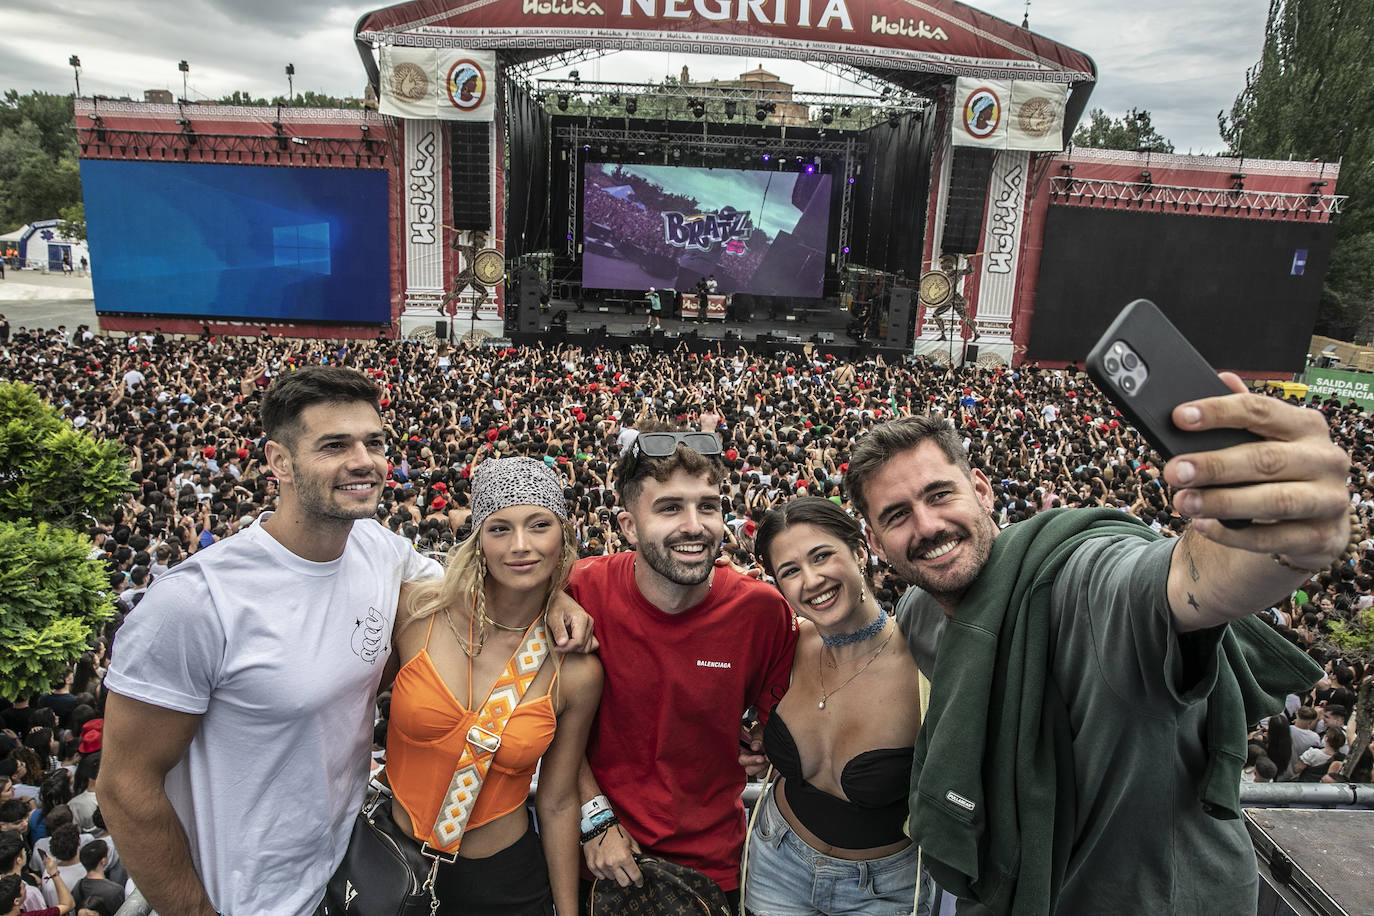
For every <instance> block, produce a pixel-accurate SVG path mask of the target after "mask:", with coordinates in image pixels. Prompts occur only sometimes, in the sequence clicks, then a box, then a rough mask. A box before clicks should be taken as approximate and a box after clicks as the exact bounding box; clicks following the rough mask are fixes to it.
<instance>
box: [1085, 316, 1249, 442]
mask: <svg viewBox="0 0 1374 916" xmlns="http://www.w3.org/2000/svg"><path fill="white" fill-rule="evenodd" d="M1118 340H1122V341H1125V342H1126V343H1128V344H1130V346H1131V349H1133V350H1135V352H1136V354H1137V355H1138V356H1139V357H1140V359H1141V361H1142V362H1143V363H1144V364H1145V368H1146V369H1147V370H1148V372H1149V375H1148V377H1147V378H1146V380H1145V383H1144V384H1142V385H1141V386H1140V389H1139V390H1138V391H1136V392H1134V393H1127V392H1125V391H1123V390H1121V388H1119V387H1118V386H1117V385H1116V384H1114V383H1113V381H1112V379H1111V377H1110V375H1109V374H1108V372H1107V370H1106V367H1105V366H1104V365H1103V360H1104V359H1105V358H1106V355H1107V352H1108V350H1110V348H1111V346H1112V344H1114V343H1116V342H1117V341H1118ZM1087 368H1088V377H1089V378H1091V379H1092V380H1093V382H1094V383H1095V384H1096V385H1097V387H1098V390H1100V391H1101V392H1102V393H1103V394H1105V395H1106V396H1107V398H1108V399H1109V400H1110V401H1111V402H1112V403H1113V404H1114V405H1116V408H1117V410H1120V411H1121V412H1122V414H1124V415H1125V416H1126V418H1127V419H1128V420H1130V421H1131V425H1132V426H1134V427H1135V428H1136V429H1137V430H1139V431H1140V433H1141V435H1143V436H1144V437H1145V439H1146V440H1147V441H1148V442H1149V443H1150V444H1151V445H1153V446H1154V447H1155V450H1156V451H1158V452H1159V453H1160V454H1161V455H1163V456H1164V458H1165V459H1166V460H1167V459H1169V458H1172V457H1174V456H1175V455H1183V454H1187V453H1189V452H1209V451H1214V450H1216V449H1222V448H1230V447H1231V446H1233V445H1241V444H1243V443H1246V442H1258V441H1260V440H1259V437H1258V436H1256V435H1254V434H1253V433H1249V432H1247V431H1245V430H1243V429H1210V430H1205V431H1203V432H1187V431H1184V430H1181V429H1179V428H1178V427H1177V426H1175V425H1174V421H1173V418H1172V416H1171V415H1172V414H1173V411H1174V408H1175V407H1177V406H1178V405H1179V404H1182V403H1183V402H1184V401H1194V400H1197V399H1198V398H1208V397H1215V396H1218V395H1225V394H1230V393H1231V389H1229V388H1227V387H1226V385H1225V383H1224V382H1222V380H1221V379H1219V378H1217V374H1216V372H1215V371H1213V369H1212V367H1211V366H1209V365H1208V364H1207V360H1205V359H1203V358H1202V354H1201V353H1199V352H1198V351H1197V350H1196V349H1195V348H1194V347H1193V345H1192V344H1190V343H1189V342H1188V338H1186V337H1184V336H1183V335H1182V334H1181V333H1180V332H1179V330H1178V328H1176V327H1174V325H1173V322H1171V321H1170V320H1169V319H1168V318H1167V317H1165V315H1164V313H1163V312H1161V311H1160V310H1159V307H1158V306H1157V305H1155V304H1154V303H1153V302H1151V301H1150V300H1148V299H1137V300H1135V301H1134V302H1132V303H1131V304H1130V305H1128V306H1126V307H1125V308H1124V309H1122V310H1121V314H1119V315H1117V316H1116V320H1115V321H1113V322H1112V323H1111V326H1110V327H1108V328H1107V330H1106V331H1105V332H1104V333H1103V335H1102V337H1101V339H1099V340H1098V341H1097V343H1096V344H1095V345H1094V346H1093V348H1092V350H1091V351H1090V352H1089V353H1088V359H1087Z"/></svg>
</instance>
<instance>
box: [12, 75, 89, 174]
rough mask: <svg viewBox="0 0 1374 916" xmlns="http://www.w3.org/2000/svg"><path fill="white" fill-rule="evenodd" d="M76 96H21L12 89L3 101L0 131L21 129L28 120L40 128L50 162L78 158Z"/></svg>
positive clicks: (47, 94) (38, 93) (34, 93)
mask: <svg viewBox="0 0 1374 916" xmlns="http://www.w3.org/2000/svg"><path fill="white" fill-rule="evenodd" d="M72 104H73V103H72V97H71V96H69V95H54V94H52V93H51V92H38V91H36V90H35V91H34V92H30V93H29V94H28V95H20V94H19V92H18V90H15V89H8V90H6V91H5V94H4V96H3V97H2V98H0V130H8V129H11V128H15V127H18V126H19V125H20V124H22V123H23V122H25V121H28V122H30V123H31V124H33V125H34V126H35V127H37V128H38V133H39V136H40V138H41V141H40V142H41V144H42V147H43V152H44V153H46V154H47V156H48V158H49V159H54V160H56V159H61V158H62V157H63V156H72V157H75V156H76V127H75V123H76V118H75V116H74V114H73V111H72Z"/></svg>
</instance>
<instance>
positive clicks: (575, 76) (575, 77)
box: [568, 70, 582, 83]
mask: <svg viewBox="0 0 1374 916" xmlns="http://www.w3.org/2000/svg"><path fill="white" fill-rule="evenodd" d="M568 79H570V80H572V81H573V82H574V83H580V82H582V74H581V73H578V72H577V71H576V70H570V71H568Z"/></svg>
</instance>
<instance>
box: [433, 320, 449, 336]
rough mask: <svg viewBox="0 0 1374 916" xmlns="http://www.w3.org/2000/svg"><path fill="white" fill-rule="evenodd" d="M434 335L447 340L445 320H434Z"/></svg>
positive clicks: (446, 323)
mask: <svg viewBox="0 0 1374 916" xmlns="http://www.w3.org/2000/svg"><path fill="white" fill-rule="evenodd" d="M434 336H435V337H437V338H439V339H440V340H448V322H447V321H436V322H434Z"/></svg>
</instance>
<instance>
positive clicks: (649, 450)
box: [625, 432, 720, 480]
mask: <svg viewBox="0 0 1374 916" xmlns="http://www.w3.org/2000/svg"><path fill="white" fill-rule="evenodd" d="M679 445H685V446H687V447H688V448H690V449H691V450H692V451H694V452H696V453H697V454H698V455H701V456H703V457H705V458H718V457H720V440H719V439H717V438H716V434H715V433H667V432H664V433H640V434H639V435H638V436H636V437H635V441H634V442H632V443H631V444H630V459H629V461H627V462H626V463H625V479H626V480H631V479H633V478H634V476H635V471H636V469H638V467H639V460H640V459H641V458H669V457H671V456H672V454H673V452H675V451H677V447H678V446H679Z"/></svg>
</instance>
